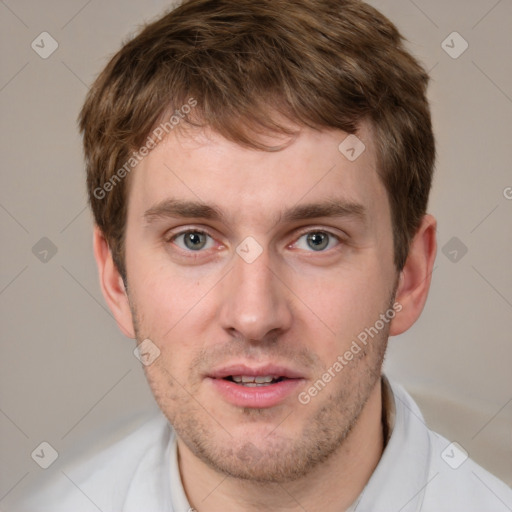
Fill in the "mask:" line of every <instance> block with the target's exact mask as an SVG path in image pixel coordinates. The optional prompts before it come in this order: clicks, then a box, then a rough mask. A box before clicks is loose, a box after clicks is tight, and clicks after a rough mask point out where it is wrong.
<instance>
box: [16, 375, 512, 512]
mask: <svg viewBox="0 0 512 512" xmlns="http://www.w3.org/2000/svg"><path fill="white" fill-rule="evenodd" d="M382 383H383V403H384V405H385V406H386V404H387V407H385V408H384V410H385V411H386V422H387V426H388V429H389V435H388V441H387V444H386V447H385V449H384V452H383V454H382V457H381V459H380V461H379V463H378V465H377V467H376V468H375V471H374V472H373V474H372V476H371V478H370V480H369V481H368V482H367V484H366V486H365V488H364V490H363V492H362V493H361V494H360V496H359V497H358V498H357V499H356V501H355V502H354V503H353V505H352V506H351V507H350V509H349V511H347V512H458V511H461V512H472V511H474V512H501V511H503V512H510V511H512V489H510V487H508V486H507V485H505V483H503V482H501V481H500V480H498V479H497V478H496V477H494V476H493V475H491V474H490V473H489V472H487V471H486V470H484V469H483V468H482V467H480V466H479V465H477V464H476V463H475V462H474V461H472V460H471V459H469V458H468V459H466V455H465V453H464V452H462V451H461V450H460V449H459V448H458V446H457V445H453V444H451V443H450V442H449V441H447V440H446V439H445V438H444V437H442V436H440V435H439V434H436V433H435V432H432V431H431V430H429V429H428V428H427V426H426V425H425V422H424V420H423V417H422V415H421V413H420V411H419V409H418V406H417V405H416V403H415V402H414V400H413V399H412V398H411V397H410V395H409V394H408V393H407V392H406V391H405V390H404V389H403V388H402V387H401V386H400V385H398V384H395V383H392V384H391V385H390V384H389V383H388V380H387V379H386V378H385V377H383V380H382ZM17 506H18V507H19V508H14V509H13V510H12V512H98V510H100V511H101V512H190V511H191V510H193V509H191V507H190V505H189V503H188V501H187V497H186V495H185V492H184V489H183V485H182V483H181V478H180V474H179V468H178V460H177V445H176V435H175V433H174V431H173V429H172V427H171V426H170V425H169V423H168V421H167V420H166V418H165V417H164V416H163V414H159V415H158V416H157V417H155V418H153V419H152V420H150V421H148V422H147V423H146V424H144V425H143V426H142V427H141V428H138V429H137V430H136V431H134V432H132V433H131V434H130V435H128V436H126V437H124V438H123V439H121V440H120V441H118V442H117V443H115V444H113V445H111V446H110V447H108V448H107V449H105V450H103V451H102V452H100V453H98V454H96V455H94V456H92V457H89V458H88V459H86V460H81V461H79V462H74V463H73V464H72V465H69V466H68V467H65V468H64V469H63V470H62V471H61V472H59V473H57V474H56V475H54V476H53V479H52V481H51V482H48V483H46V484H45V485H44V486H43V487H42V488H41V489H39V490H38V491H37V492H35V493H34V492H33V493H32V495H31V496H30V497H28V498H27V499H26V500H25V501H23V502H21V503H19V504H18V505H17Z"/></svg>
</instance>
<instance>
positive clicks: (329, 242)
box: [293, 231, 340, 252]
mask: <svg viewBox="0 0 512 512" xmlns="http://www.w3.org/2000/svg"><path fill="white" fill-rule="evenodd" d="M339 243H340V240H339V238H338V237H337V236H335V235H333V234H332V233H329V232H327V231H309V232H308V233H304V234H303V235H302V236H301V237H300V238H299V239H298V240H297V241H296V242H295V243H294V244H293V245H294V246H295V247H297V248H298V249H304V250H306V251H309V250H313V251H316V252H325V251H326V250H327V249H332V247H335V246H336V245H338V244H339Z"/></svg>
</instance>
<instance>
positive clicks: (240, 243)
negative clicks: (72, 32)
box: [80, 0, 435, 481]
mask: <svg viewBox="0 0 512 512" xmlns="http://www.w3.org/2000/svg"><path fill="white" fill-rule="evenodd" d="M427 82H428V76H427V74H426V73H425V71H424V70H423V69H422V67H421V66H420V65H419V64H418V62H417V61H416V60H415V59H414V58H413V57H412V56H411V55H410V54H409V53H408V52H407V51H406V50H405V48H404V46H403V42H402V38H401V36H400V34H399V33H398V31H397V29H396V28H395V27H394V26H393V25H392V24H391V23H390V22H389V21H388V20H387V19H386V18H385V17H383V16H382V15H381V14H380V13H378V12H377V11H376V10H375V9H373V8H372V7H370V6H368V5H367V4H365V3H362V2H359V1H356V0H348V1H340V0H300V1H293V2H292V1H289V0H215V1H213V0H191V1H189V2H185V3H184V4H183V5H181V6H180V7H178V8H177V9H175V10H173V11H171V12H170V13H169V14H167V15H166V16H164V17H163V18H161V19H159V20H158V21H156V22H154V23H152V24H150V25H148V26H147V27H145V28H144V29H143V30H142V32H141V33H140V34H139V35H138V36H137V37H135V38H134V39H132V40H131V41H129V42H128V43H127V44H126V45H125V46H123V48H122V49H121V50H120V51H119V52H118V53H117V54H116V55H115V56H114V57H113V58H112V60H111V61H110V62H109V63H108V65H107V67H106V68H105V70H104V71H103V72H102V73H101V74H100V75H99V77H98V79H97V80H96V82H95V83H94V85H93V87H92V88H91V90H90V92H89V94H88V97H87V99H86V102H85V105H84V107H83V109H82V112H81V115H80V126H81V130H82V132H83V137H84V149H85V157H86V164H87V184H88V190H89V198H90V203H91V207H92V210H93V213H94V218H95V223H96V228H95V254H96V258H97V261H98V265H99V269H100V278H101V284H102V288H103V292H104V295H105V297H106V300H107V302H108V304H109V306H110V308H111V309H112V311H113V312H114V314H115V317H116V319H117V321H118V324H119V325H120V327H121V329H122V330H123V332H125V334H127V335H128V336H130V337H136V338H137V340H138V341H139V342H142V341H143V340H145V339H150V340H151V344H152V346H156V347H157V348H158V350H159V352H160V353H159V356H158V357H157V358H156V359H155V360H154V361H153V362H152V363H151V364H149V365H147V366H145V370H146V374H147V378H148V381H149V383H150V386H151V388H152V391H153V393H154V395H155V398H156V400H157V402H158V403H159V405H160V407H161V409H162V410H163V412H164V413H165V414H166V415H167V417H168V418H169V420H170V421H171V423H172V424H173V425H174V427H175V429H176V431H177V433H178V435H179V437H180V439H181V440H182V442H183V446H184V447H186V449H188V450H190V452H191V453H193V454H194V455H196V456H197V457H198V458H200V459H201V460H202V461H204V462H205V463H206V464H208V465H209V466H210V467H213V468H215V469H217V470H219V471H221V472H224V473H226V474H230V475H232V476H236V477H239V478H248V479H253V480H260V481H265V480H269V481H272V480H273V481H276V480H280V481H286V480H290V479H293V478H297V477H299V476H301V475H303V474H305V473H306V472H307V471H308V470H310V469H311V468H312V467H314V466H315V465H317V464H318V463H320V462H321V461H323V460H326V459H327V458H328V457H329V456H330V455H331V454H333V453H334V452H336V450H339V449H342V446H343V442H344V440H345V439H346V438H347V436H348V435H350V432H351V431H352V429H353V428H354V426H355V425H356V424H357V422H358V420H359V418H360V416H361V414H362V411H363V410H364V408H365V405H366V404H367V402H368V400H369V398H370V396H371V394H372V392H373V391H374V389H375V386H376V384H377V382H378V380H379V377H380V371H381V366H382V361H383V358H384V353H385V349H386V343H387V339H388V336H389V335H390V334H391V335H393V334H399V333H400V332H403V331H404V330H406V329H407V328H408V327H410V325H412V323H414V321H415V320H416V318H417V317H418V316H419V314H420V313H421V310H422V308H423V305H424V302H425V300H426V296H427V292H428V287H429V282H430V272H431V269H432V265H433V259H434V254H435V221H434V220H433V218H432V217H430V216H428V215H426V208H427V202H428V195H429V191H430V186H431V179H432V170H433V165H434V153H435V150H434V139H433V135H432V128H431V122H430V113H429V107H428V102H427V99H426V87H427ZM347 137H350V138H347ZM344 141H345V142H344ZM344 144H345V145H344ZM351 148H354V151H352V150H351ZM347 150H348V151H349V152H347ZM354 156H356V158H354ZM362 333H366V334H367V335H366V339H364V338H365V337H364V335H363V334H362ZM363 339H364V342H363ZM357 340H359V342H357ZM354 343H356V345H354ZM351 347H352V348H351ZM358 349H359V350H358ZM347 351H351V352H352V355H353V357H351V358H350V359H349V360H347V359H343V363H342V362H341V360H340V359H339V358H340V357H341V356H343V354H345V353H346V352H347ZM336 362H338V363H339V365H340V366H341V368H340V366H337V365H335V363H336ZM265 372H266V373H265ZM243 375H245V376H249V377H251V376H252V377H255V376H260V377H262V376H265V375H267V376H272V377H276V378H278V379H279V382H276V383H270V384H267V383H262V386H261V387H258V389H259V390H260V391H261V393H260V397H259V398H257V397H256V393H255V392H254V389H255V387H256V386H254V385H250V386H246V385H242V384H238V383H237V382H233V381H237V380H240V379H239V377H241V376H243ZM325 375H330V378H328V377H325V379H324V378H323V377H322V376H325ZM319 379H320V380H321V381H322V382H323V385H322V384H321V383H318V380H319ZM325 380H328V382H325ZM315 383H317V386H316V387H317V388H321V389H317V392H316V393H315V392H314V391H308V390H311V387H312V386H313V387H315ZM306 396H308V397H309V399H305V398H304V397H306ZM299 397H302V400H301V399H300V398H299ZM311 398H314V399H311ZM304 402H307V403H304ZM285 419H286V420H285ZM248 440H250V445H248V444H247V441H248ZM248 457H249V459H250V460H251V464H247V460H248Z"/></svg>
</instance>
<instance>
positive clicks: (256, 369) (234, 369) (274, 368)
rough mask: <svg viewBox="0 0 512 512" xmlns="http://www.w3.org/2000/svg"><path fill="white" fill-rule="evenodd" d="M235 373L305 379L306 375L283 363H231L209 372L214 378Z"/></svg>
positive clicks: (249, 375)
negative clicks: (249, 364) (251, 364)
mask: <svg viewBox="0 0 512 512" xmlns="http://www.w3.org/2000/svg"><path fill="white" fill-rule="evenodd" d="M233 375H242V376H243V375H245V376H248V377H264V376H267V375H271V376H273V377H285V378H287V379H303V378H305V377H304V375H303V374H302V373H300V372H298V371H296V370H293V369H291V368H287V367H286V366H282V365H275V364H265V365H261V366H248V365H246V364H231V365H228V366H222V367H219V368H216V369H214V370H212V371H211V372H209V373H208V375H207V376H208V377H210V378H212V379H224V378H226V377H230V376H233Z"/></svg>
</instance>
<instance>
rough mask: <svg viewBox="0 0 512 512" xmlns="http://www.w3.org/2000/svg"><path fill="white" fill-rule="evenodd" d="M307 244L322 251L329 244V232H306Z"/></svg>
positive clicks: (315, 249)
mask: <svg viewBox="0 0 512 512" xmlns="http://www.w3.org/2000/svg"><path fill="white" fill-rule="evenodd" d="M306 236H307V238H306V240H307V244H308V246H309V247H310V248H311V249H313V250H314V251H323V250H324V249H325V248H326V247H327V246H328V245H329V234H328V233H323V232H322V231H315V232H312V233H308V234H307V235H306Z"/></svg>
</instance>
